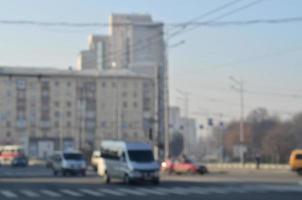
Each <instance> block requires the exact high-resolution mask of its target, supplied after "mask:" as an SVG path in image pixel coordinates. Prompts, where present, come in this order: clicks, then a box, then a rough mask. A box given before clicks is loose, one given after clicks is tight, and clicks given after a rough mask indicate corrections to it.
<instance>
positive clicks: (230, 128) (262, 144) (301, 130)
mask: <svg viewBox="0 0 302 200" xmlns="http://www.w3.org/2000/svg"><path fill="white" fill-rule="evenodd" d="M239 127H240V122H239V121H232V122H230V123H229V124H228V125H227V126H226V127H225V128H224V129H223V132H220V133H221V134H222V139H223V140H222V143H223V144H221V145H223V157H224V158H225V159H227V160H229V161H238V159H239V158H238V156H237V155H236V153H235V151H234V149H235V147H236V146H238V144H239ZM216 129H217V128H216ZM218 134H219V132H218V131H214V132H213V137H214V138H216V141H217V140H219V139H218V138H219V136H217V135H218ZM243 144H244V146H245V147H246V152H245V154H244V156H245V161H246V162H253V161H255V157H256V156H260V157H261V160H262V162H267V163H287V162H288V159H289V156H290V152H291V151H292V150H294V149H298V148H302V113H299V114H296V115H294V116H293V117H291V118H290V119H287V120H281V119H280V118H279V117H278V116H274V115H270V114H268V112H267V110H266V109H263V108H259V109H256V110H254V111H252V112H251V113H250V114H249V115H248V116H247V118H246V120H245V123H244V142H243Z"/></svg>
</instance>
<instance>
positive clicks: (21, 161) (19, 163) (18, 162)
mask: <svg viewBox="0 0 302 200" xmlns="http://www.w3.org/2000/svg"><path fill="white" fill-rule="evenodd" d="M27 165H28V159H27V157H25V156H19V157H16V158H14V159H13V161H12V166H13V167H27Z"/></svg>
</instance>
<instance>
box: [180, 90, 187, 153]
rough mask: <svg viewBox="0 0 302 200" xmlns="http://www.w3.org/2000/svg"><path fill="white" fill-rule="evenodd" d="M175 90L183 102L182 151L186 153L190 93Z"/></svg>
mask: <svg viewBox="0 0 302 200" xmlns="http://www.w3.org/2000/svg"><path fill="white" fill-rule="evenodd" d="M177 92H178V93H179V94H180V95H181V96H182V97H183V98H182V100H183V102H184V117H185V127H184V130H185V131H187V132H183V134H184V135H183V136H184V145H185V148H184V152H185V153H188V147H189V146H190V141H189V140H188V139H189V138H188V137H189V131H190V128H189V95H190V93H189V92H187V91H182V90H179V89H178V90H177Z"/></svg>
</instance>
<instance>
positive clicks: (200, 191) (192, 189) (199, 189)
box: [188, 187, 209, 195]
mask: <svg viewBox="0 0 302 200" xmlns="http://www.w3.org/2000/svg"><path fill="white" fill-rule="evenodd" d="M188 191H190V192H191V193H195V194H201V195H203V194H209V191H207V190H205V188H204V187H189V188H188Z"/></svg>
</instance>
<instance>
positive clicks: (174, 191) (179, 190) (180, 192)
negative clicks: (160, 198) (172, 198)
mask: <svg viewBox="0 0 302 200" xmlns="http://www.w3.org/2000/svg"><path fill="white" fill-rule="evenodd" d="M158 191H161V192H166V193H170V194H178V195H185V194H186V192H184V190H183V188H180V187H174V188H158Z"/></svg>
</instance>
